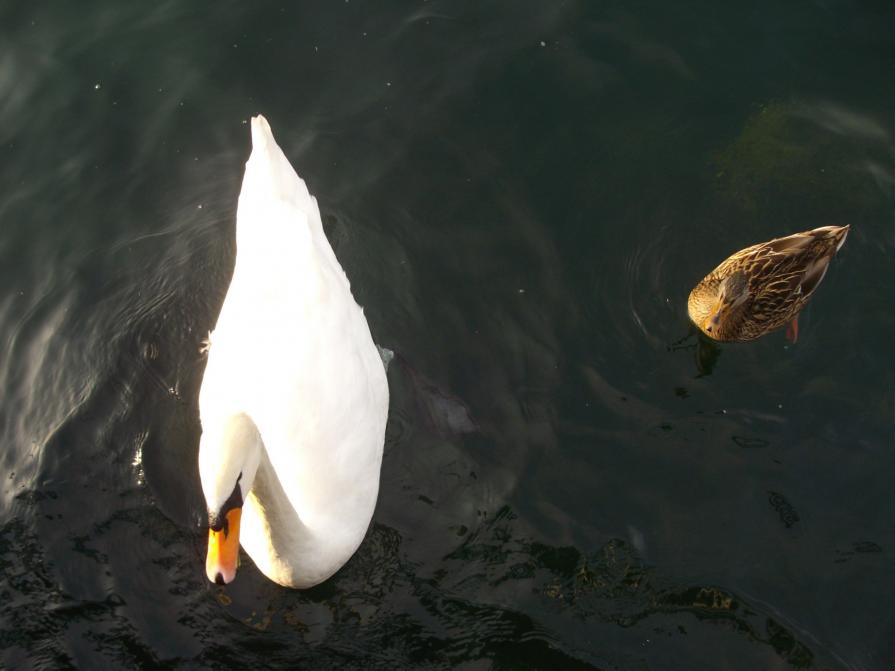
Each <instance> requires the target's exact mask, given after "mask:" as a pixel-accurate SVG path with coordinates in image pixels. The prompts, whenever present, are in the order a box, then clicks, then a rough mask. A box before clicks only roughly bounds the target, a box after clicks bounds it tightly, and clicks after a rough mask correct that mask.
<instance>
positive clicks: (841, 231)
mask: <svg viewBox="0 0 895 671" xmlns="http://www.w3.org/2000/svg"><path fill="white" fill-rule="evenodd" d="M848 228H849V227H848V226H822V227H821V228H815V229H814V230H812V231H805V232H803V233H796V234H794V235H789V236H787V237H785V238H776V239H774V240H771V241H770V242H763V243H761V244H758V245H752V246H751V247H747V248H746V249H743V250H741V251H739V252H737V253H736V254H734V255H732V256H731V257H729V258H728V259H726V260H725V261H724V262H723V263H721V265H719V266H718V267H717V268H715V269H714V270H713V271H712V272H710V273H709V274H708V275H706V276H705V278H704V279H703V280H702V281H700V282H699V284H697V285H696V287H695V288H694V289H693V291H691V292H690V298H689V299H688V301H687V311H688V312H689V313H690V319H691V320H692V321H693V323H694V324H695V325H696V326H697V327H698V328H699V330H700V331H702V332H703V333H705V334H706V335H707V336H709V337H710V338H712V339H714V340H721V341H746V340H754V339H755V338H758V337H760V336H763V335H765V334H766V333H770V332H771V331H774V330H776V329H778V328H780V327H781V326H783V325H784V324H787V323H788V324H790V328H789V331H788V333H787V337H788V338H789V339H790V340H791V341H793V342H795V341H796V339H797V338H798V314H799V311H800V310H801V309H802V308H803V307H805V304H806V303H807V302H808V299H809V298H811V294H812V293H814V290H815V289H817V287H818V285H819V284H820V282H821V280H822V279H823V278H824V275H825V274H826V272H827V268H828V267H829V265H830V260H831V259H832V258H833V256H835V254H836V252H837V251H839V249H840V248H841V247H842V245H843V244H844V243H845V238H846V236H847V235H848Z"/></svg>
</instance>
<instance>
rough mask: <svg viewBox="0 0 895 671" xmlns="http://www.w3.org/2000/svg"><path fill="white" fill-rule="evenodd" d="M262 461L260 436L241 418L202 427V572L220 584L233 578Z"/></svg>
mask: <svg viewBox="0 0 895 671" xmlns="http://www.w3.org/2000/svg"><path fill="white" fill-rule="evenodd" d="M260 461H261V436H260V434H259V433H258V429H257V427H256V426H255V423H254V422H252V420H251V419H250V418H249V417H248V415H245V414H237V415H231V416H230V417H228V418H227V419H226V420H224V421H223V422H221V423H220V424H218V425H213V426H208V427H203V432H202V437H201V439H200V440H199V477H200V479H201V480H202V492H203V493H204V495H205V504H206V506H207V508H208V555H207V557H206V559H205V573H206V574H207V575H208V579H209V580H211V581H212V582H214V583H217V584H219V585H223V584H226V583H229V582H231V581H232V580H233V579H234V578H235V577H236V567H237V566H238V563H239V520H240V516H241V514H242V504H243V502H244V501H245V500H246V497H247V496H248V494H249V491H250V490H251V488H252V482H253V481H254V480H255V473H257V471H258V464H259V463H260Z"/></svg>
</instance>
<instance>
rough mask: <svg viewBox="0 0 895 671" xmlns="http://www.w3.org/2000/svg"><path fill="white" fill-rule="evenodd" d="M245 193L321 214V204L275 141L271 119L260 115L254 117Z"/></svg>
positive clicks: (244, 180) (244, 181)
mask: <svg viewBox="0 0 895 671" xmlns="http://www.w3.org/2000/svg"><path fill="white" fill-rule="evenodd" d="M246 187H249V188H246ZM242 192H243V194H245V193H250V194H252V195H254V196H258V197H261V198H265V199H268V198H277V199H281V200H285V201H287V202H289V203H291V204H293V205H295V206H297V207H299V208H301V209H303V210H306V211H308V212H316V211H317V203H316V202H315V201H314V199H313V198H312V196H311V194H310V193H309V192H308V187H307V186H306V185H305V183H304V180H302V179H301V177H299V176H298V174H297V173H296V172H295V169H294V168H293V167H292V164H290V163H289V159H287V158H286V155H285V154H284V153H283V150H282V149H280V146H279V145H278V144H277V141H276V140H275V139H274V137H273V132H272V131H271V130H270V124H268V123H267V119H265V118H264V117H263V116H261V115H260V114H259V115H258V116H256V117H252V155H251V156H249V160H248V162H246V172H245V178H244V179H243V190H242Z"/></svg>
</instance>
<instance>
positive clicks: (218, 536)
mask: <svg viewBox="0 0 895 671" xmlns="http://www.w3.org/2000/svg"><path fill="white" fill-rule="evenodd" d="M241 515H242V508H231V509H230V511H229V512H228V513H227V516H226V517H225V518H224V524H223V525H222V526H221V528H220V529H218V530H217V531H215V530H214V529H211V528H209V529H208V556H207V557H206V558H205V574H206V575H207V576H208V579H209V580H211V582H213V583H216V584H218V585H226V584H227V583H229V582H232V581H233V578H235V577H236V567H237V566H238V565H239V518H240V516H241Z"/></svg>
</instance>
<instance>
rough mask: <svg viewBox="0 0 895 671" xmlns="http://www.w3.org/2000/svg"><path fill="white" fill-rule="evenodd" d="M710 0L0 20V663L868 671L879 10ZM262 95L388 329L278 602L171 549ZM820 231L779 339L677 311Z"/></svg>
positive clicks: (155, 9) (876, 564)
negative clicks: (334, 512) (706, 287)
mask: <svg viewBox="0 0 895 671" xmlns="http://www.w3.org/2000/svg"><path fill="white" fill-rule="evenodd" d="M728 5H729V3H717V2H684V3H668V2H657V1H655V0H646V1H639V2H589V1H583V0H581V1H577V2H576V1H572V0H569V1H567V2H559V1H556V2H523V1H520V0H512V1H509V0H507V1H503V2H501V1H495V2H488V3H484V2H439V1H435V0H432V1H429V2H424V1H418V2H384V1H383V2H377V3H373V2H362V1H360V0H350V1H348V0H345V1H344V2H343V1H342V0H339V1H338V2H336V1H334V0H328V1H326V2H322V1H321V2H291V3H286V2H277V3H270V2H259V3H243V2H233V1H229V2H226V1H218V2H213V3H212V2H190V3H187V2H174V1H173V0H168V1H166V2H165V1H163V2H153V3H122V2H113V1H112V0H107V1H105V2H98V1H94V2H83V3H63V2H57V3H54V2H49V3H26V2H5V3H3V4H2V5H0V346H2V352H3V356H2V359H0V385H2V387H0V388H2V394H3V396H2V398H3V403H2V405H0V441H2V443H0V463H2V472H0V476H2V478H0V482H2V487H0V569H2V571H0V661H2V665H3V666H5V667H6V668H10V669H18V668H22V669H29V668H36V669H64V668H73V667H77V668H85V669H87V668H90V669H103V668H109V669H119V668H127V669H129V668H156V667H161V668H171V669H181V668H183V669H192V668H221V669H223V668H254V667H257V668H286V667H288V668H309V669H325V668H339V669H343V668H365V669H370V668H381V669H396V668H422V669H443V668H460V669H466V670H470V671H471V670H479V669H491V668H493V669H529V668H530V669H585V668H587V669H600V670H603V671H608V670H623V671H629V670H630V671H644V670H650V671H658V670H686V671H690V670H694V669H722V670H723V669H737V670H739V669H743V670H755V669H818V670H821V669H823V670H840V669H852V670H856V671H857V670H861V671H863V670H877V669H878V670H884V669H892V668H895V614H893V609H892V603H893V601H895V577H893V571H892V566H893V561H895V497H893V486H892V478H893V474H895V445H893V419H895V358H893V346H892V343H893V340H895V310H893V296H895V278H893V274H892V268H893V258H895V200H893V189H895V139H893V133H895V86H893V74H895V38H893V35H895V32H893V31H895V6H893V5H892V4H891V3H886V2H863V3H862V2H847V1H837V0H817V1H815V2H807V1H806V2H789V3H780V2H767V1H764V0H761V1H759V2H756V3H740V4H739V5H736V6H728ZM257 113H263V114H265V115H266V116H267V118H268V119H269V120H270V122H271V125H272V126H273V128H274V132H275V133H276V135H277V139H278V140H279V142H280V144H281V145H282V147H283V149H284V150H285V152H286V154H287V155H288V156H289V158H290V160H291V161H292V162H293V164H294V165H295V167H296V169H297V170H298V172H299V174H301V175H302V176H303V177H304V178H305V179H306V180H307V182H308V185H309V187H310V188H311V190H312V192H314V193H315V194H316V195H317V197H318V200H319V203H320V206H321V210H322V212H323V216H324V221H325V225H326V228H327V233H328V235H329V237H330V240H331V241H332V243H333V246H334V248H335V250H336V253H337V255H338V257H339V259H340V261H341V263H342V265H343V266H344V268H345V270H346V272H347V274H348V277H349V278H350V279H351V281H352V286H353V288H354V292H355V296H356V298H357V300H358V302H360V303H361V304H362V305H363V306H364V307H365V312H366V315H367V318H368V320H369V322H370V326H371V329H372V331H373V334H374V338H375V339H376V341H377V342H378V343H380V344H381V345H383V346H385V347H388V348H390V349H392V350H394V351H395V353H396V360H395V362H394V363H393V364H392V367H391V369H390V370H389V384H390V388H391V396H392V399H391V409H390V416H389V426H388V430H387V436H386V446H385V458H384V463H383V469H382V479H381V491H380V497H379V503H378V506H377V509H376V513H375V515H374V518H373V523H372V525H371V528H370V531H369V533H368V536H367V538H366V540H365V541H364V543H363V545H362V546H361V548H360V550H359V551H358V553H357V554H356V555H355V556H354V558H353V559H352V560H351V561H350V562H349V563H348V564H347V565H346V566H345V567H344V568H343V569H342V570H341V571H340V572H339V573H338V574H336V576H334V577H333V578H332V579H330V580H329V581H327V582H326V583H324V584H323V585H321V586H319V587H317V588H314V589H312V590H310V591H306V592H298V591H288V590H284V589H281V588H279V587H277V586H275V585H274V584H273V583H270V582H269V581H267V580H266V579H264V578H263V577H262V576H261V575H260V574H259V573H258V572H257V571H256V570H255V569H254V567H253V566H252V565H251V563H250V561H249V560H248V559H246V558H244V559H245V562H244V563H245V565H244V566H243V568H242V569H241V571H240V574H239V576H238V578H237V580H236V581H235V582H234V583H233V584H232V585H229V586H227V587H219V586H215V585H212V584H210V583H209V582H208V581H207V579H206V578H205V574H204V553H205V528H204V523H205V510H204V504H203V501H202V496H201V490H200V488H199V480H198V470H197V462H196V451H197V445H198V438H199V423H198V408H197V393H198V389H199V385H200V383H201V379H202V373H203V367H204V364H205V361H204V358H203V357H202V356H201V355H200V353H199V348H200V344H201V341H202V339H203V338H204V336H205V334H206V333H207V332H208V331H209V329H211V328H212V326H213V324H214V321H215V319H216V316H217V313H218V310H219V309H220V305H221V302H222V300H223V297H224V294H225V292H226V289H227V285H228V282H229V276H230V272H231V270H232V265H233V259H234V242H233V234H234V219H235V211H236V199H237V195H238V193H239V187H240V180H241V177H242V170H243V164H244V162H245V160H246V158H247V156H248V150H249V128H248V126H247V125H246V124H247V120H248V118H249V117H250V115H253V114H257ZM846 223H847V224H851V227H852V228H851V234H850V236H849V239H848V242H847V243H846V245H845V247H844V248H843V250H842V252H841V253H840V254H839V255H838V257H837V258H836V259H835V260H834V262H833V264H832V266H831V269H830V272H829V273H828V274H827V277H826V279H825V281H824V283H823V285H822V286H821V288H820V289H819V290H818V292H817V295H816V296H815V297H814V298H813V299H812V301H811V303H810V304H809V306H808V308H807V309H806V310H805V312H804V313H803V314H802V319H801V332H800V340H799V342H798V344H797V345H795V346H793V345H789V344H788V343H787V342H786V340H785V339H784V338H783V335H782V334H781V333H777V334H773V335H770V336H767V337H766V338H764V339H762V340H759V341H757V342H755V343H752V344H746V345H729V346H722V347H714V348H713V347H709V346H707V345H705V344H698V342H697V340H696V339H695V337H693V336H691V337H689V338H688V337H687V335H688V321H687V314H686V297H687V294H688V292H689V291H690V289H691V288H692V286H693V285H694V284H695V283H696V282H697V281H698V280H699V279H700V278H701V277H702V276H703V275H704V274H705V273H706V272H707V271H709V270H710V269H711V268H712V267H714V266H715V265H716V264H717V263H718V262H719V261H720V260H721V259H723V258H724V257H725V256H727V255H728V254H730V253H731V252H733V251H735V250H737V249H740V248H742V247H745V246H747V245H750V244H752V243H755V242H759V241H763V240H767V239H770V238H773V237H777V236H780V235H784V234H787V233H791V232H795V231H800V230H804V229H808V228H813V227H815V226H822V225H832V224H846Z"/></svg>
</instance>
